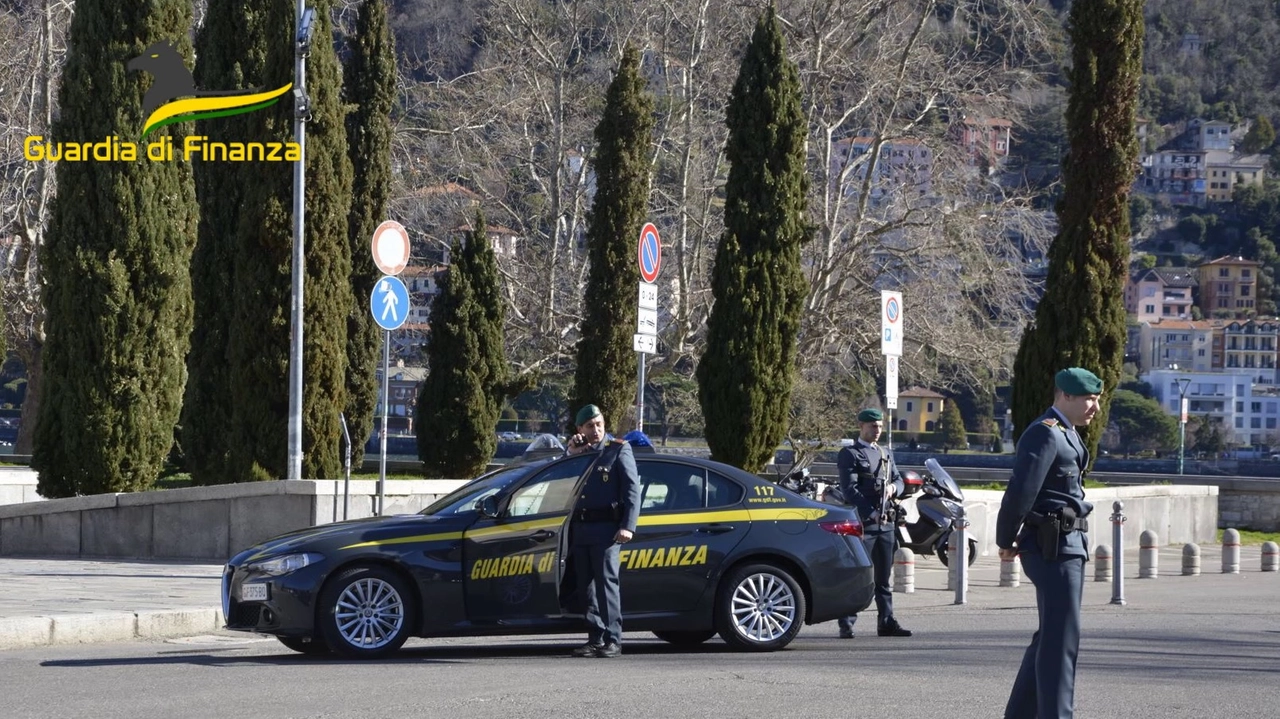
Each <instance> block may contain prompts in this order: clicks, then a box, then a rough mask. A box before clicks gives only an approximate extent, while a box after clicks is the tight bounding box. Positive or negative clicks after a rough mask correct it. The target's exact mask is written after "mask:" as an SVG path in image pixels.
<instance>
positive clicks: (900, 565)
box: [893, 547, 916, 594]
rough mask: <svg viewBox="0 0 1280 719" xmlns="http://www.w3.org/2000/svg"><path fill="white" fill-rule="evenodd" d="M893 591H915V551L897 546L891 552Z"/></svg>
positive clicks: (902, 592) (912, 592)
mask: <svg viewBox="0 0 1280 719" xmlns="http://www.w3.org/2000/svg"><path fill="white" fill-rule="evenodd" d="M893 591H894V593H895V594H914V593H915V591H916V553H915V552H913V551H911V550H910V549H907V548H906V547H899V548H898V551H896V552H894V553H893Z"/></svg>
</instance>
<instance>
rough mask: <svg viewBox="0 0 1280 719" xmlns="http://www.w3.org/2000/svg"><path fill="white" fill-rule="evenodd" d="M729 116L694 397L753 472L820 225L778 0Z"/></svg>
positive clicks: (726, 451) (778, 399)
mask: <svg viewBox="0 0 1280 719" xmlns="http://www.w3.org/2000/svg"><path fill="white" fill-rule="evenodd" d="M726 120H727V122H728V126H729V139H728V145H727V147H726V149H725V156H726V158H727V159H728V161H729V163H730V169H729V178H728V183H727V184H726V187H725V231H724V235H723V237H721V239H720V245H719V247H718V248H717V250H716V259H715V267H714V268H713V270H712V275H711V283H712V284H711V288H712V295H713V296H714V298H715V305H714V306H713V307H712V310H711V316H710V317H709V318H708V320H707V349H706V352H705V353H704V354H703V356H702V359H701V361H700V362H699V364H698V369H697V379H698V400H699V402H700V403H701V405H702V414H703V416H704V417H705V418H706V437H707V444H708V445H709V446H710V448H711V455H712V457H713V458H715V459H717V460H719V461H721V462H726V463H729V464H733V465H736V466H738V467H742V468H744V469H747V470H749V471H755V470H758V469H760V468H761V467H763V466H764V464H765V462H767V461H768V460H769V459H770V457H771V456H772V455H773V451H774V448H776V447H777V446H778V442H780V441H781V440H782V438H783V436H784V435H785V434H786V429H787V421H788V417H787V415H788V407H789V406H790V400H791V386H792V382H793V378H794V376H795V353H796V334H797V333H798V332H799V329H800V314H801V310H802V309H803V303H804V297H805V278H804V274H803V272H802V271H801V267H800V248H801V246H802V245H803V244H804V243H805V242H807V241H808V239H809V237H810V236H811V234H812V230H811V228H810V226H809V225H808V223H807V221H806V216H805V214H806V203H805V192H806V190H807V186H808V181H807V179H806V176H805V139H806V136H807V128H806V125H805V119H804V115H803V113H802V112H801V108H800V80H799V73H798V72H797V70H796V66H795V64H794V63H792V62H791V61H790V60H788V59H787V57H786V52H785V47H784V43H783V38H782V30H781V27H780V26H779V24H778V20H777V18H776V17H775V15H774V10H773V7H772V6H770V7H769V9H768V10H767V11H766V12H765V14H764V15H763V16H761V18H760V20H759V22H758V23H757V24H756V28H755V32H754V33H753V34H752V36H751V43H750V45H748V47H747V51H746V56H745V57H744V58H743V59H742V67H741V69H740V70H739V73H738V79H737V81H736V82H735V83H734V87H733V94H732V96H731V98H730V100H729V106H728V109H727V112H726Z"/></svg>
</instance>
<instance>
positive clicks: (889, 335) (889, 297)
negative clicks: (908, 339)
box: [880, 290, 902, 357]
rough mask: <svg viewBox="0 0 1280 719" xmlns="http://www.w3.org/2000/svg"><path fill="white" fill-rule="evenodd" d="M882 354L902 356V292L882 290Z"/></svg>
mask: <svg viewBox="0 0 1280 719" xmlns="http://www.w3.org/2000/svg"><path fill="white" fill-rule="evenodd" d="M880 307H881V312H880V354H883V355H893V356H895V357H901V356H902V293H901V292H890V291H888V290H882V291H881V292H880Z"/></svg>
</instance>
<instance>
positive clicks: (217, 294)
mask: <svg viewBox="0 0 1280 719" xmlns="http://www.w3.org/2000/svg"><path fill="white" fill-rule="evenodd" d="M244 5H245V2H244V0H210V2H209V5H208V7H207V9H206V11H205V16H204V23H203V24H202V25H201V27H200V31H199V33H197V35H196V57H197V61H196V67H195V72H194V77H195V81H196V87H198V88H201V89H206V90H248V89H251V88H259V87H262V86H263V83H264V82H265V79H264V78H265V68H264V67H263V61H264V59H265V58H264V53H265V47H264V45H265V41H266V35H265V31H264V29H263V27H262V22H263V19H264V16H263V15H262V14H260V13H247V12H245V8H244ZM253 121H254V120H253V118H252V117H248V116H246V115H232V116H230V117H220V118H214V119H211V120H202V121H200V122H197V123H196V132H197V134H200V135H204V136H206V137H208V138H209V140H210V141H211V142H244V141H245V140H246V139H250V138H252V134H251V128H252V127H253V126H252V124H251V123H252V122H253ZM193 164H194V170H195V180H196V197H197V198H198V199H199V201H200V231H199V240H198V241H197V243H196V248H195V252H194V254H193V256H192V259H191V286H192V294H193V296H194V300H195V318H194V320H193V323H192V327H191V353H190V355H189V356H188V357H187V372H188V375H189V376H188V380H187V388H186V396H185V397H184V399H183V406H182V428H181V430H182V431H181V436H180V442H181V445H182V450H183V456H184V460H185V462H184V463H185V466H186V469H187V470H188V471H189V472H190V473H191V478H192V480H193V481H194V482H195V483H196V484H223V483H227V482H234V481H237V480H238V479H243V477H238V476H237V475H236V474H235V473H234V472H233V471H232V469H231V466H230V453H231V446H232V443H233V441H234V436H235V432H234V431H233V429H232V414H233V412H232V407H233V406H234V404H235V402H236V401H237V398H238V396H239V394H240V393H239V391H238V389H237V388H236V387H235V386H233V385H232V382H231V366H230V365H229V364H228V361H229V352H228V340H229V337H230V333H231V322H232V316H233V310H234V302H232V301H231V300H230V298H233V297H235V295H234V294H233V292H234V283H233V275H234V272H233V269H234V266H235V252H236V248H235V238H236V233H235V230H236V228H237V227H238V226H239V223H240V214H241V206H242V203H243V201H244V186H245V184H246V183H247V182H250V181H251V180H252V178H251V177H249V176H248V175H249V174H252V173H256V172H258V171H260V170H261V168H260V167H258V166H257V163H243V162H206V161H204V160H203V158H201V157H196V158H195V161H194V163H193Z"/></svg>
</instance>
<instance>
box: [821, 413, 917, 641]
mask: <svg viewBox="0 0 1280 719" xmlns="http://www.w3.org/2000/svg"><path fill="white" fill-rule="evenodd" d="M858 427H859V430H858V441H857V442H854V443H853V444H852V445H850V446H848V447H844V448H843V449H841V450H840V453H839V454H838V455H836V468H837V470H838V471H839V473H840V492H841V494H843V495H844V498H845V502H846V503H847V504H852V505H853V506H854V507H856V508H857V510H858V515H859V516H860V517H861V518H862V527H863V528H862V541H863V544H864V545H866V548H867V554H869V555H871V563H872V565H873V567H874V571H875V592H876V615H877V617H878V622H877V624H876V633H877V634H879V635H880V636H882V637H909V636H911V632H909V631H907V630H906V629H904V628H903V627H902V625H901V624H898V620H897V619H895V618H894V616H893V585H892V584H891V582H890V577H891V576H892V572H893V549H894V543H895V538H894V533H895V532H896V531H897V515H896V513H895V512H894V511H893V504H892V502H891V500H892V498H893V497H894V496H897V495H901V494H902V492H903V484H902V477H901V475H899V474H898V468H897V466H896V465H895V464H894V462H893V457H892V456H890V455H889V453H888V452H887V451H885V449H884V448H883V447H881V446H880V445H878V444H876V440H878V439H880V432H881V431H882V430H883V429H884V413H883V412H881V411H880V410H878V409H875V408H868V409H864V410H862V411H861V412H859V413H858ZM857 620H858V615H856V614H854V615H851V616H848V617H840V620H839V623H840V638H841V639H853V624H854V622H856V621H857Z"/></svg>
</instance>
